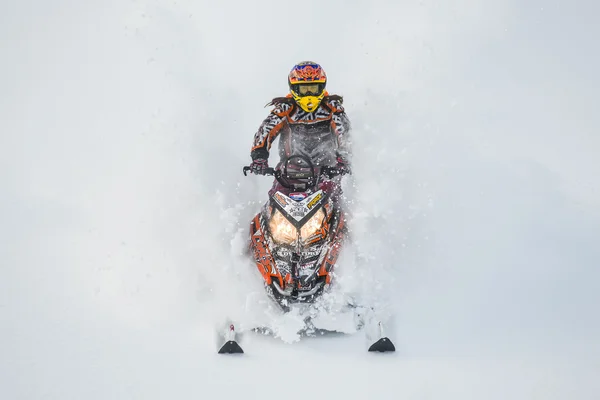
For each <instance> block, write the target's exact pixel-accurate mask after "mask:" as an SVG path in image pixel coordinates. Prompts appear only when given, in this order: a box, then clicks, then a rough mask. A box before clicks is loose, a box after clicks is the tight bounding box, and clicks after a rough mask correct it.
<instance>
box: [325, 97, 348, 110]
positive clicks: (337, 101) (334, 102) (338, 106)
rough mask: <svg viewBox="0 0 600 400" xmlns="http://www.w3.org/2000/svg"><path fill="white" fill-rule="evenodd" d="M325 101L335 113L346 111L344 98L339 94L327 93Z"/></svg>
mask: <svg viewBox="0 0 600 400" xmlns="http://www.w3.org/2000/svg"><path fill="white" fill-rule="evenodd" d="M323 103H325V104H326V105H327V107H328V108H329V109H330V110H331V112H333V113H341V112H344V106H343V103H344V98H343V97H342V96H339V95H337V94H327V95H326V96H325V97H324V98H323Z"/></svg>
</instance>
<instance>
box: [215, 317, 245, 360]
mask: <svg viewBox="0 0 600 400" xmlns="http://www.w3.org/2000/svg"><path fill="white" fill-rule="evenodd" d="M225 338H226V341H225V344H223V346H221V348H220V349H219V354H243V353H244V350H242V348H241V347H240V345H239V344H238V342H236V341H235V327H234V325H233V324H231V325H229V329H228V331H227V332H226V333H225Z"/></svg>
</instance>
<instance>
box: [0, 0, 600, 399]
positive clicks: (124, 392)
mask: <svg viewBox="0 0 600 400" xmlns="http://www.w3.org/2000/svg"><path fill="white" fill-rule="evenodd" d="M599 12H600V6H598V4H597V3H596V2H595V1H592V0H588V1H586V0H579V1H558V0H553V1H540V0H529V1H517V0H504V1H494V0H450V1H440V0H438V1H426V0H423V1H418V0H410V1H409V0H406V1H395V0H394V1H392V0H389V1H383V0H371V1H358V0H355V1H341V0H329V1H321V2H316V1H305V2H288V1H279V2H276V1H266V0H257V1H241V0H236V1H205V0H201V1H192V0H178V1H174V0H173V1H167V0H155V1H152V0H135V1H116V0H102V1H100V0H90V1H85V2H81V1H74V0H52V1H41V0H37V1H36V0H19V1H8V0H4V1H2V2H1V3H0V398H1V399H7V400H8V399H11V400H12V399H60V400H65V399H90V400H91V399H174V398H178V399H188V398H189V399H191V398H195V399H208V398H223V399H225V398H227V399H229V398H232V399H233V398H245V399H247V398H250V399H255V398H256V399H258V398H261V399H263V398H270V397H277V398H298V399H299V398H302V399H304V398H309V397H318V398H357V399H358V398H376V399H398V398H403V399H577V400H583V399H590V400H591V399H598V398H600V380H599V379H598V377H599V376H600V311H599V310H598V306H599V305H600V283H599V279H600V247H599V246H598V239H599V238H600V183H599V181H598V177H599V176H600V161H599V160H598V154H600V137H599V135H598V134H599V131H600V116H599V113H598V110H597V108H598V104H599V99H598V93H599V91H600V85H599V82H600V79H599V78H598V71H599V70H600V53H599V52H598V51H597V49H598V43H597V38H598V37H600V29H599V28H598V26H597V21H596V20H597V15H598V13H599ZM305 59H310V60H314V61H317V62H319V63H321V64H322V65H323V66H324V68H325V69H326V71H327V73H328V75H329V84H328V89H329V91H330V92H332V93H337V94H341V95H344V96H345V99H346V100H345V105H346V109H347V112H348V115H349V117H350V118H351V120H352V122H353V126H354V147H355V175H354V182H355V185H356V187H355V189H354V190H352V191H351V192H352V193H351V194H352V196H353V198H354V221H353V234H354V236H355V237H356V239H357V242H358V243H359V248H358V250H357V251H359V252H360V253H361V256H362V257H363V258H364V260H365V265H361V266H354V267H353V269H348V270H347V271H346V274H345V275H346V278H347V279H348V280H349V282H352V279H354V282H355V283H356V282H358V281H360V282H363V283H365V285H364V286H368V285H370V284H372V283H373V284H375V285H376V286H375V287H376V288H375V289H373V290H374V291H375V292H377V293H378V294H379V295H380V296H381V299H382V301H384V302H386V304H388V310H389V311H390V312H391V313H393V314H394V326H395V330H394V335H393V339H394V341H395V343H396V346H397V349H398V351H397V352H396V353H395V354H388V355H377V354H368V353H366V351H365V348H364V342H363V339H362V338H361V337H360V335H356V336H350V337H341V338H319V339H312V340H304V341H301V342H299V343H294V344H287V343H284V342H282V341H280V340H277V339H273V338H260V337H249V338H245V343H244V345H245V350H246V352H247V354H246V355H244V357H242V358H231V357H222V356H218V355H216V354H215V352H216V350H215V343H214V340H213V327H214V321H215V320H216V319H218V317H219V316H220V315H221V316H222V315H224V314H225V313H228V312H231V310H232V309H234V308H235V306H236V304H237V303H236V301H237V300H236V298H237V297H239V296H240V294H241V293H243V291H244V290H246V289H247V287H253V286H256V284H257V283H259V282H255V281H252V278H251V277H252V276H254V275H252V274H246V272H247V271H244V270H243V265H244V264H243V263H242V262H241V261H240V260H241V259H240V255H239V252H240V251H241V248H242V246H243V234H244V232H246V229H247V223H248V221H249V219H250V218H251V216H252V215H253V213H255V212H256V211H257V210H258V208H259V207H260V204H261V202H262V201H264V200H265V193H266V190H267V188H268V187H269V180H268V179H266V178H261V177H250V178H244V177H243V176H242V174H241V167H242V166H243V165H246V164H247V163H248V162H249V149H250V146H251V140H252V136H253V134H254V132H255V130H256V129H257V127H258V125H259V124H260V122H261V121H262V119H263V118H264V117H265V116H266V115H267V112H268V109H265V108H263V106H264V104H265V103H266V102H268V101H269V100H270V99H271V98H272V97H275V96H281V95H284V94H285V93H286V90H287V86H286V76H287V72H288V71H289V69H290V68H291V66H292V65H293V64H294V63H296V62H298V61H301V60H305ZM275 161H276V160H275V158H274V157H273V158H272V159H271V162H272V163H275ZM340 268H341V266H340ZM340 273H342V272H340ZM365 276H367V278H365ZM369 277H370V278H369ZM247 278H248V279H247ZM240 281H244V282H243V285H242V284H240ZM367 284H368V285H367ZM363 289H364V288H363ZM236 293H237V295H236Z"/></svg>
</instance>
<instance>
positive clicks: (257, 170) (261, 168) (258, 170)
mask: <svg viewBox="0 0 600 400" xmlns="http://www.w3.org/2000/svg"><path fill="white" fill-rule="evenodd" d="M267 168H269V161H268V160H265V159H264V158H257V159H255V160H252V163H251V164H250V172H252V173H253V174H256V175H265V174H266V173H267Z"/></svg>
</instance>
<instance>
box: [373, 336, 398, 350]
mask: <svg viewBox="0 0 600 400" xmlns="http://www.w3.org/2000/svg"><path fill="white" fill-rule="evenodd" d="M369 351H378V352H380V353H386V352H391V351H396V347H395V346H394V343H392V341H391V340H390V339H388V338H386V337H384V338H381V339H379V340H378V341H376V342H375V343H373V344H372V345H371V347H369Z"/></svg>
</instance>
